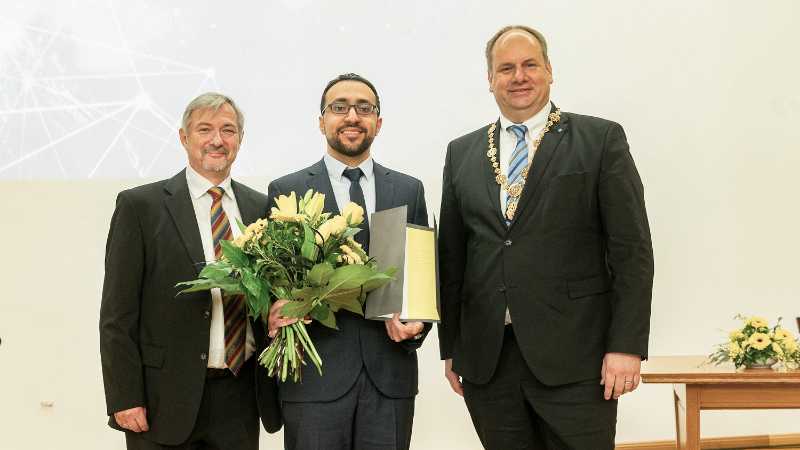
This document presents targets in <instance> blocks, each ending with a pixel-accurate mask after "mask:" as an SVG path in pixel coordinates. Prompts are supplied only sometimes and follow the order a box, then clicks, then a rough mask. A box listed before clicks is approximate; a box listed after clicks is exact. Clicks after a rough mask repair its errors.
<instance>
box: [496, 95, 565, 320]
mask: <svg viewBox="0 0 800 450" xmlns="http://www.w3.org/2000/svg"><path fill="white" fill-rule="evenodd" d="M551 108H552V105H551V104H550V102H547V104H546V105H545V106H544V108H542V109H540V110H539V112H538V113H536V114H534V115H533V116H532V117H531V118H530V119H528V120H526V121H525V122H522V123H515V122H512V121H511V120H509V119H508V118H507V117H506V116H504V115H503V114H502V113H501V114H500V149H499V150H500V155H499V157H498V159H499V160H500V170H501V171H502V173H504V174H505V175H506V176H508V166H509V164H511V154H512V153H514V149H515V148H517V135H516V134H514V132H513V131H511V130H509V127H510V126H511V125H525V126H526V127H528V131H527V132H526V133H525V142H526V143H527V144H528V164H530V163H531V161H533V156H534V155H535V154H536V149H535V148H533V136H539V133H541V132H542V130H544V126H545V125H546V124H547V116H548V115H550V109H551ZM526 184H527V183H526ZM507 198H508V194H507V193H506V191H505V189H503V188H500V209H501V210H502V211H503V217H505V215H506V199H507ZM509 323H511V313H510V312H509V311H508V308H506V325H508V324H509Z"/></svg>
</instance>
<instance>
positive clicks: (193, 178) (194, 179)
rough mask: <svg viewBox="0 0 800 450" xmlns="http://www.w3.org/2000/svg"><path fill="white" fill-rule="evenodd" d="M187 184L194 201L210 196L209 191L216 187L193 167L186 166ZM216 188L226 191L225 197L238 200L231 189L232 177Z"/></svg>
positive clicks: (228, 177)
mask: <svg viewBox="0 0 800 450" xmlns="http://www.w3.org/2000/svg"><path fill="white" fill-rule="evenodd" d="M186 183H187V184H188V185H189V193H190V194H191V195H192V198H193V199H195V200H196V199H198V198H200V197H202V196H203V195H205V194H208V190H209V189H211V188H212V187H214V186H215V185H214V184H213V183H212V182H210V181H208V180H207V179H206V178H205V177H204V176H202V175H200V174H199V173H197V171H195V170H194V169H193V168H192V166H186ZM216 186H219V187H221V188H222V189H223V190H224V191H225V195H227V196H228V198H230V199H232V200H236V197H235V196H234V194H233V188H231V176H230V175H228V176H227V177H226V178H225V179H224V180H222V183H220V184H217V185H216Z"/></svg>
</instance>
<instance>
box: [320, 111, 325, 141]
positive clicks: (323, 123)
mask: <svg viewBox="0 0 800 450" xmlns="http://www.w3.org/2000/svg"><path fill="white" fill-rule="evenodd" d="M319 132H320V133H322V135H323V136H324V135H325V119H324V118H323V117H322V116H319Z"/></svg>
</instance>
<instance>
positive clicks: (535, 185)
mask: <svg viewBox="0 0 800 450" xmlns="http://www.w3.org/2000/svg"><path fill="white" fill-rule="evenodd" d="M555 109H556V106H555V105H553V111H555ZM568 131H569V116H568V115H567V114H566V113H564V112H562V113H561V121H560V122H559V123H557V124H554V125H553V127H552V128H551V129H550V131H549V132H548V133H547V134H545V136H544V138H543V139H542V142H541V143H540V144H539V148H538V149H536V154H535V155H533V164H532V165H531V171H530V173H529V174H528V178H527V180H526V181H525V189H523V191H522V195H521V196H520V199H519V205H517V212H516V213H515V214H514V220H513V221H512V222H511V225H510V226H509V228H511V227H513V226H514V224H515V223H517V220H518V219H519V217H520V216H521V215H522V214H524V213H525V210H526V209H528V208H532V209H531V210H534V209H536V204H537V203H538V200H539V198H540V197H541V194H542V192H541V190H540V189H539V187H540V186H541V181H542V179H543V178H544V176H545V174H546V173H547V168H548V166H549V165H550V161H552V159H553V156H554V155H555V153H556V150H558V144H559V143H561V139H562V138H563V137H564V135H566V134H567V132H568Z"/></svg>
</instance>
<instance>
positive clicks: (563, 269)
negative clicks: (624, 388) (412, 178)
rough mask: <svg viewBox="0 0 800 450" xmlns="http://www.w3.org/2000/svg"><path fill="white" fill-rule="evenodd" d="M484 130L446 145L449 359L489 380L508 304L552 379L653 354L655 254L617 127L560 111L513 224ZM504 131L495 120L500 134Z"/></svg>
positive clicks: (540, 368) (523, 340)
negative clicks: (619, 358) (606, 361)
mask: <svg viewBox="0 0 800 450" xmlns="http://www.w3.org/2000/svg"><path fill="white" fill-rule="evenodd" d="M488 128H489V127H488V126H487V127H483V128H481V129H479V130H477V131H475V132H472V133H470V134H467V135H465V136H462V137H460V138H458V139H456V140H454V141H452V142H451V143H450V145H449V146H448V149H447V160H446V162H445V167H444V177H443V188H442V207H441V226H440V229H439V246H440V247H439V251H440V257H441V261H442V262H441V269H440V273H441V275H440V276H441V279H440V281H441V295H442V309H443V311H442V322H441V324H440V329H439V341H440V346H441V355H442V358H443V359H444V358H453V368H454V371H455V372H456V373H458V374H459V375H461V376H462V377H464V378H465V379H467V380H468V381H471V382H473V383H485V382H487V381H489V380H490V379H491V377H492V375H493V374H494V371H495V367H496V365H497V361H498V357H499V355H500V350H501V348H502V343H503V328H504V317H505V310H506V307H508V308H509V310H510V312H511V319H512V321H513V327H514V334H515V335H516V338H517V341H518V343H519V346H520V349H521V350H522V354H523V357H524V359H525V361H526V362H527V364H528V366H529V367H530V369H531V370H532V371H533V373H534V374H535V376H536V377H537V378H539V379H540V380H541V381H542V382H543V383H545V384H548V385H559V384H566V383H570V382H576V381H581V380H588V379H592V378H598V377H599V375H600V368H601V365H602V358H603V355H604V354H605V353H606V352H624V353H634V354H638V355H641V356H642V357H643V358H644V357H646V356H647V340H648V335H649V330H650V301H651V292H652V283H653V252H652V247H651V242H650V231H649V225H648V221H647V213H646V212H645V205H644V193H643V188H642V183H641V181H640V179H639V174H638V173H637V171H636V167H635V166H634V162H633V159H632V158H631V155H630V152H629V149H628V143H627V140H626V138H625V133H624V131H623V130H622V127H621V126H620V125H619V124H616V123H614V122H610V121H607V120H603V119H598V118H595V117H589V116H583V115H578V114H572V113H565V112H562V113H561V122H560V123H558V124H556V125H554V126H553V127H552V129H551V131H550V132H549V133H547V134H546V135H545V137H544V139H543V141H542V143H541V145H540V147H539V149H538V151H537V152H536V154H535V156H534V160H533V165H532V167H531V171H530V174H529V176H528V179H527V183H526V186H525V189H524V191H523V194H522V197H521V198H520V201H519V205H518V209H517V213H516V217H515V219H514V221H513V222H512V223H511V225H510V226H506V224H505V222H504V219H503V216H502V212H501V209H500V187H499V186H498V185H497V183H496V182H495V181H494V174H493V173H492V168H491V165H490V163H489V160H488V158H487V157H486V151H487V149H488V137H487V131H488ZM499 133H500V126H499V122H498V127H497V131H496V133H495V142H499ZM499 151H500V152H502V151H509V150H506V149H499Z"/></svg>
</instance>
